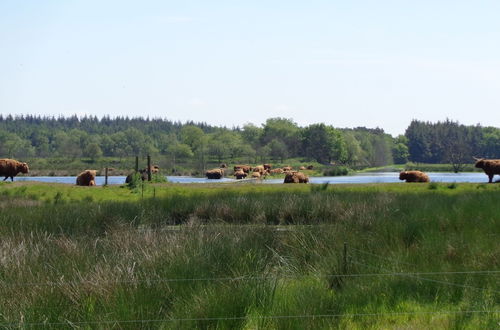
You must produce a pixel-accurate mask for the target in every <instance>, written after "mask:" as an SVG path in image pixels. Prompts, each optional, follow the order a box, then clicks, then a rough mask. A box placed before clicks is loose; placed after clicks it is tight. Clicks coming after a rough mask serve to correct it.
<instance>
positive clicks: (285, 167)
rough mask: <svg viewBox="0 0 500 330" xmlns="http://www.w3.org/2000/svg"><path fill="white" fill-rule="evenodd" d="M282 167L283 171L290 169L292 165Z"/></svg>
mask: <svg viewBox="0 0 500 330" xmlns="http://www.w3.org/2000/svg"><path fill="white" fill-rule="evenodd" d="M282 169H283V172H289V171H291V170H292V167H291V166H284V167H282Z"/></svg>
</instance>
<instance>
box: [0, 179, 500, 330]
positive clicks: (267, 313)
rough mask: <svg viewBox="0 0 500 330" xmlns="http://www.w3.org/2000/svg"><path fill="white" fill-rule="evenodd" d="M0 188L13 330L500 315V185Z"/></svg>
mask: <svg viewBox="0 0 500 330" xmlns="http://www.w3.org/2000/svg"><path fill="white" fill-rule="evenodd" d="M0 195H1V197H2V198H1V200H0V211H1V212H0V245H1V249H0V251H1V253H2V255H0V311H1V314H0V325H1V326H2V327H7V326H11V327H17V326H22V327H27V328H30V327H32V328H38V327H41V326H42V325H43V324H45V325H47V326H51V327H54V328H57V327H60V326H71V322H73V323H72V324H73V326H74V327H90V328H102V329H107V328H111V327H113V326H115V327H118V328H130V329H137V328H145V329H146V328H148V329H149V328H166V329H179V328H180V329H191V328H210V329H215V328H217V329H230V328H231V329H232V328H241V329H254V328H265V329H304V328H320V329H321V328H346V327H347V328H360V329H361V328H363V329H364V328H400V327H403V326H404V327H410V328H411V327H413V328H494V327H496V326H497V324H498V320H499V317H500V315H499V313H498V310H499V309H500V285H499V284H498V283H499V281H498V276H499V274H498V273H491V272H490V273H487V272H485V271H496V270H499V269H500V258H499V256H500V246H499V245H498V242H497V241H498V234H497V233H498V232H499V231H500V205H499V203H498V198H499V197H500V186H499V185H496V184H492V185H486V184H458V185H454V186H451V185H446V184H434V185H432V186H431V185H428V184H378V185H356V186H348V185H346V186H306V185H303V186H298V185H297V186H293V185H292V186H283V185H279V186H272V185H270V186H264V185H247V184H233V185H230V184H228V185H225V184H217V185H215V184H214V185H190V186H182V185H171V184H161V185H153V186H147V187H146V190H145V191H144V194H143V193H142V191H139V190H132V191H131V190H129V189H126V188H120V187H106V188H100V187H99V188H97V187H90V188H85V187H75V186H69V185H56V184H28V183H14V184H10V183H9V184H2V185H0ZM344 242H347V258H346V260H347V262H346V263H344V250H343V249H344V245H343V244H344ZM481 271H482V272H483V273H478V272H481ZM401 273H404V274H401ZM422 273H425V274H422ZM333 275H350V276H333ZM491 311H497V312H496V313H492V312H491ZM139 320H142V321H139ZM144 320H146V321H144ZM110 321H111V323H106V322H110ZM114 321H120V322H118V323H116V322H114ZM78 322H83V323H78ZM85 322H95V323H85Z"/></svg>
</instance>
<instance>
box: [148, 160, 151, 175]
mask: <svg viewBox="0 0 500 330" xmlns="http://www.w3.org/2000/svg"><path fill="white" fill-rule="evenodd" d="M148 181H151V156H150V155H148Z"/></svg>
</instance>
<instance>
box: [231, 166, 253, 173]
mask: <svg viewBox="0 0 500 330" xmlns="http://www.w3.org/2000/svg"><path fill="white" fill-rule="evenodd" d="M233 169H234V171H235V172H236V171H238V170H239V169H241V170H242V171H243V172H245V173H250V171H251V170H252V167H251V166H250V165H235V166H234V168H233Z"/></svg>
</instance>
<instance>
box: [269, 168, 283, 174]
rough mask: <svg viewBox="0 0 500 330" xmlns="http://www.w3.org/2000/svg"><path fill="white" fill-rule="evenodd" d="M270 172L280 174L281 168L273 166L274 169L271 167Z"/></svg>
mask: <svg viewBox="0 0 500 330" xmlns="http://www.w3.org/2000/svg"><path fill="white" fill-rule="evenodd" d="M270 173H271V174H281V173H283V169H282V168H275V169H272V170H271V171H270Z"/></svg>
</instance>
